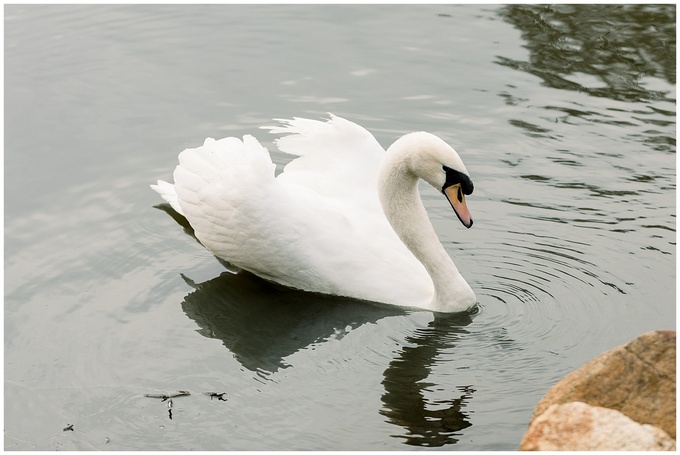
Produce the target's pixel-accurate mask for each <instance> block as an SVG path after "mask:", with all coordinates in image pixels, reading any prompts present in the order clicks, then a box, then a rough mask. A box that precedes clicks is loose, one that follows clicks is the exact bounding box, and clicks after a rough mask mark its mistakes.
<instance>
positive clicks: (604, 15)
mask: <svg viewBox="0 0 680 455" xmlns="http://www.w3.org/2000/svg"><path fill="white" fill-rule="evenodd" d="M4 12H5V17H4V21H5V130H4V131H5V147H4V150H5V153H4V164H5V172H4V178H5V182H4V183H5V201H4V202H5V205H4V210H5V212H4V213H5V224H4V228H5V244H4V245H5V262H4V266H5V273H4V279H5V281H4V283H5V286H4V288H5V312H4V316H5V318H4V336H5V351H4V354H5V356H4V371H5V390H4V397H5V400H4V404H5V433H4V436H5V449H6V450H284V449H290V450H330V449H334V450H414V449H416V450H421V449H422V450H425V449H430V450H515V449H516V448H517V447H518V445H519V442H520V440H521V438H522V435H523V433H524V431H525V429H526V426H527V424H528V421H529V419H530V417H531V414H532V412H533V409H534V406H535V405H536V403H537V402H538V400H540V398H541V397H542V396H543V394H544V393H545V392H546V391H547V390H548V389H549V388H550V387H551V386H552V385H553V384H554V383H555V382H556V381H558V380H559V379H560V378H562V377H563V376H565V375H566V374H568V373H569V372H571V371H572V370H574V369H575V368H577V367H579V366H580V365H582V364H583V363H585V362H586V361H588V360H589V359H591V358H593V357H595V356H597V355H599V354H600V353H602V352H603V351H605V350H608V349H610V348H612V347H614V346H617V345H620V344H623V343H626V342H628V341H630V340H631V339H633V338H635V337H636V336H638V335H640V334H642V333H644V332H647V331H649V330H654V329H675V326H676V324H675V321H676V310H675V302H676V290H675V283H676V248H675V242H676V240H675V231H676V224H675V219H676V218H675V217H676V210H675V208H676V194H675V189H676V153H675V141H676V118H675V116H676V114H675V112H676V107H675V102H676V95H675V93H676V88H675V83H676V81H675V79H676V59H675V56H676V42H675V36H676V19H675V17H676V8H675V5H670V4H663V5H650V4H635V5H581V4H578V5H501V6H495V5H475V6H471V5H424V6H417V5H332V6H331V5H249V6H246V5H196V6H190V5H138V6H135V5H98V6H93V5H6V6H5V9H4ZM327 112H332V113H334V114H336V115H339V116H342V117H345V118H347V119H349V120H352V121H354V122H356V123H359V124H360V125H362V126H364V127H365V128H367V129H368V130H369V131H371V132H372V133H373V134H374V135H375V137H376V139H377V140H378V141H379V142H380V143H381V144H382V145H383V146H384V147H387V146H389V145H390V144H391V143H392V142H393V141H394V140H396V139H397V138H398V137H399V136H400V135H402V134H405V133H408V132H411V131H416V130H425V131H429V132H432V133H434V134H437V135H439V136H440V137H441V138H442V139H444V140H446V141H447V142H448V143H450V144H451V145H452V146H454V147H455V148H456V150H457V151H458V152H459V154H460V155H461V157H462V158H463V160H464V161H465V164H466V167H467V169H468V170H469V171H470V173H471V175H472V177H473V180H474V182H475V191H474V193H473V194H472V195H470V196H469V197H468V199H467V203H468V207H469V208H470V210H471V212H472V215H473V217H474V220H475V224H474V226H473V227H472V229H469V230H466V229H464V228H462V227H461V226H460V224H459V223H458V220H456V218H455V216H454V214H452V212H451V209H450V207H449V205H448V203H447V202H446V200H445V199H443V198H442V197H441V195H440V194H438V193H437V192H436V191H435V190H433V189H431V188H429V187H425V186H423V187H422V188H421V192H422V195H423V199H424V203H425V205H426V208H427V210H428V213H429V215H430V219H431V221H432V223H433V225H434V227H435V229H436V231H437V233H438V235H439V238H440V240H441V241H442V244H443V245H444V247H445V248H446V250H447V251H448V253H449V254H450V255H451V257H452V258H453V259H454V261H455V262H456V265H457V266H458V268H459V269H460V271H461V273H462V274H463V276H464V277H465V278H466V280H467V281H468V282H469V283H470V285H471V286H472V288H473V289H474V290H475V293H476V295H477V297H478V299H479V307H478V311H477V312H476V313H475V314H470V315H467V314H466V315H434V314H432V313H429V312H423V311H410V310H406V309H403V308H398V307H394V306H389V305H373V304H368V303H365V302H358V301H354V300H349V299H342V298H337V297H332V296H323V295H318V294H311V293H304V292H299V291H293V290H290V289H285V288H282V287H279V286H274V285H272V284H270V283H266V282H264V281H262V280H260V279H258V278H257V277H254V276H252V275H249V274H246V273H240V274H233V273H231V272H230V271H229V270H228V269H226V268H225V267H224V265H223V264H221V263H220V262H219V261H217V260H216V259H215V258H214V257H213V256H212V255H211V254H210V253H209V252H207V251H206V250H205V249H204V248H203V247H202V246H201V245H200V244H199V243H198V242H196V241H195V239H194V238H193V237H192V236H191V229H190V227H188V226H182V224H181V223H182V220H181V219H175V218H173V212H172V211H170V210H168V209H167V206H163V205H162V200H160V198H159V197H158V195H157V194H156V193H154V192H153V191H152V190H150V189H149V186H148V185H149V184H150V183H154V182H155V181H156V180H157V179H159V178H160V179H166V180H167V179H169V178H170V177H171V173H172V169H173V168H174V166H175V165H176V163H177V154H178V153H179V152H180V151H182V150H183V149H184V148H187V147H195V146H198V145H200V144H202V143H203V140H204V139H205V138H206V137H216V138H218V137H225V136H230V135H234V136H242V135H243V134H253V135H254V136H256V137H257V138H258V140H260V142H261V143H262V144H263V145H264V146H265V147H267V148H268V149H269V150H270V152H271V153H272V157H273V160H274V161H275V163H276V164H277V167H278V168H279V170H280V169H281V168H282V166H283V165H285V164H286V163H287V162H288V160H289V159H290V157H288V156H286V155H284V154H282V153H280V152H278V151H276V147H275V145H274V144H273V139H274V137H273V136H271V135H269V134H268V133H267V132H266V131H264V130H260V129H258V127H259V126H261V125H268V124H271V123H272V120H271V119H272V118H292V117H294V116H298V117H307V118H315V119H318V118H323V117H326V116H327ZM187 234H188V235H187ZM178 391H188V392H189V393H190V394H189V395H182V396H176V397H173V398H171V406H170V407H169V404H170V403H169V402H168V401H169V400H165V401H162V399H159V398H149V397H145V396H144V395H145V394H152V395H153V394H156V395H162V394H173V393H174V394H176V393H177V392H178ZM211 394H212V395H211ZM220 394H224V395H220ZM219 397H223V398H225V399H224V400H223V399H220V398H219ZM68 425H72V429H73V431H71V430H67V431H64V429H65V428H68Z"/></svg>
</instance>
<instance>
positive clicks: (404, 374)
mask: <svg viewBox="0 0 680 455" xmlns="http://www.w3.org/2000/svg"><path fill="white" fill-rule="evenodd" d="M470 322H472V319H471V316H470V315H469V314H466V313H464V314H454V315H444V314H436V315H435V318H434V320H433V321H432V322H430V323H429V324H428V326H427V328H424V329H419V330H416V331H415V333H414V334H413V335H411V336H409V337H407V338H406V341H407V342H408V343H409V346H405V347H404V348H402V349H401V351H400V352H398V354H397V357H395V358H394V360H392V362H390V365H389V367H388V368H387V370H385V373H384V376H385V379H384V380H383V386H384V387H385V394H384V395H383V397H382V401H383V404H384V405H385V409H383V410H382V411H381V412H380V413H381V414H383V415H384V416H386V417H388V419H389V420H388V421H389V422H391V423H394V424H396V425H400V426H402V427H404V428H405V429H406V430H407V434H406V435H399V436H395V437H398V438H404V439H405V441H404V442H405V443H406V444H409V445H416V446H429V447H440V446H443V445H445V444H454V443H456V442H457V441H458V439H457V438H456V437H455V436H459V435H460V430H463V429H464V428H467V427H469V426H470V425H472V424H471V423H470V422H469V420H468V415H467V414H466V413H465V412H464V410H463V408H464V407H465V406H466V404H467V402H468V401H469V400H470V398H471V397H472V394H473V393H474V392H475V390H474V389H473V388H472V386H471V385H459V386H458V391H459V392H460V396H459V397H458V398H455V399H451V400H443V401H434V402H431V403H429V405H430V407H436V409H428V402H427V400H426V398H425V395H424V392H425V391H426V389H427V388H428V387H433V386H437V384H432V383H428V382H426V379H427V377H428V376H429V375H430V374H431V372H432V367H433V365H434V363H435V361H436V357H437V355H438V354H440V353H441V352H442V351H443V350H448V349H451V348H452V347H453V346H455V344H456V342H457V341H458V339H459V336H460V335H461V334H465V333H468V332H467V331H466V330H465V329H464V327H465V326H467V325H468V324H470Z"/></svg>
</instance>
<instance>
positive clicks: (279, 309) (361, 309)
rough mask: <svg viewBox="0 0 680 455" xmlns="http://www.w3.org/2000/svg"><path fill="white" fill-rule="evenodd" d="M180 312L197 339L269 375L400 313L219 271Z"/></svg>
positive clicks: (398, 310) (247, 366) (250, 367)
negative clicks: (298, 356) (295, 357)
mask: <svg viewBox="0 0 680 455" xmlns="http://www.w3.org/2000/svg"><path fill="white" fill-rule="evenodd" d="M185 280H187V282H188V283H189V284H191V285H192V286H193V287H194V288H195V291H193V292H191V293H190V294H189V295H187V296H186V297H185V298H184V302H183V303H182V309H183V310H184V312H185V313H186V315H187V316H189V318H191V319H192V320H194V321H195V322H196V323H197V324H198V326H199V327H200V330H199V331H198V332H199V333H200V334H202V335H203V336H206V337H208V338H216V339H219V340H221V341H222V343H223V344H224V346H225V347H226V348H227V349H229V351H231V353H232V354H233V355H234V356H235V358H236V359H237V360H238V361H239V362H240V363H241V365H243V366H244V367H245V368H247V369H248V370H251V371H255V372H259V373H265V374H266V373H274V372H276V371H277V370H279V369H280V368H285V367H286V366H288V365H287V364H286V363H285V358H286V357H288V356H289V355H291V354H293V353H295V352H297V351H299V350H301V349H304V348H306V347H307V346H309V345H311V344H313V343H321V342H324V341H326V340H329V339H339V338H342V337H343V336H344V335H345V334H346V333H347V332H348V331H349V330H351V329H355V328H357V327H359V326H361V325H363V324H366V323H375V322H376V321H378V320H380V319H382V318H384V317H387V316H395V315H403V314H404V311H403V310H400V309H398V308H393V307H389V306H382V305H373V304H368V303H366V302H360V301H356V300H351V299H344V298H339V297H332V296H326V295H321V294H313V293H309V292H302V291H295V290H292V289H288V288H284V287H282V286H278V285H275V284H272V283H268V282H266V281H264V280H262V279H260V278H258V277H256V276H254V275H252V274H250V273H246V272H241V273H238V274H233V273H229V272H224V273H222V274H221V275H220V276H218V277H217V278H214V279H212V280H210V281H207V282H205V283H201V284H194V283H192V282H191V281H190V280H188V279H186V278H185Z"/></svg>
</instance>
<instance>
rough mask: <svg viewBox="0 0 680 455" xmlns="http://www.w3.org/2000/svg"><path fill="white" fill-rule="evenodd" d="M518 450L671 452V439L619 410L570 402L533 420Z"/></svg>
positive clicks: (655, 428) (672, 441)
mask: <svg viewBox="0 0 680 455" xmlns="http://www.w3.org/2000/svg"><path fill="white" fill-rule="evenodd" d="M520 450H571V451H575V450H675V440H674V439H673V438H671V437H670V436H669V435H668V434H667V433H666V432H664V431H663V430H661V429H659V428H657V427H654V426H652V425H641V424H639V423H637V422H635V421H633V420H631V419H630V418H628V417H626V416H625V415H623V414H622V413H620V412H619V411H615V410H612V409H606V408H601V407H597V406H590V405H588V404H585V403H580V402H573V403H566V404H553V405H551V406H550V407H548V409H547V410H546V411H545V412H543V413H542V414H541V415H540V416H538V417H536V418H535V419H534V420H533V422H532V423H531V425H530V426H529V429H528V430H527V432H526V433H525V435H524V439H522V443H521V445H520Z"/></svg>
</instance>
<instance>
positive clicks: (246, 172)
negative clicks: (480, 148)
mask: <svg viewBox="0 0 680 455" xmlns="http://www.w3.org/2000/svg"><path fill="white" fill-rule="evenodd" d="M276 121H277V122H279V125H276V126H263V127H261V128H263V129H266V130H269V131H270V132H271V133H274V134H280V135H282V136H281V137H279V138H278V139H276V140H275V144H276V145H277V147H278V148H279V150H280V151H282V152H284V153H287V154H291V155H295V156H296V158H294V159H293V160H292V161H290V162H289V163H288V164H287V165H286V166H285V167H284V169H283V172H281V173H280V174H279V175H278V176H276V175H275V167H276V166H275V165H274V163H273V162H272V160H271V157H270V155H269V152H268V150H267V149H266V148H265V147H263V146H262V145H261V144H260V143H259V142H258V140H257V139H255V138H254V137H253V136H251V135H245V136H243V139H239V138H236V137H226V138H224V139H219V140H215V139H213V138H207V139H206V140H205V142H204V144H203V146H200V147H197V148H189V149H186V150H184V151H182V152H181V153H180V154H179V157H178V159H179V165H178V166H177V167H176V168H175V170H174V173H173V179H174V184H171V183H168V182H165V181H163V180H158V182H157V183H156V184H155V185H151V188H152V189H154V190H155V191H156V192H158V193H159V194H160V196H161V197H162V198H163V199H164V200H165V201H167V202H168V203H169V204H170V206H171V207H172V208H173V209H174V210H176V211H177V212H178V213H179V214H181V215H183V216H184V217H185V218H186V219H187V220H188V222H189V223H190V225H191V226H192V227H193V229H194V233H195V235H196V238H197V239H198V240H199V241H200V242H201V244H202V245H203V246H205V247H206V248H207V249H208V250H209V251H210V252H211V253H212V254H214V255H215V256H217V257H218V258H220V259H222V260H224V261H227V262H228V263H230V264H232V265H235V266H237V267H239V268H241V269H244V270H247V271H249V272H251V273H253V274H255V275H258V276H259V277H261V278H264V279H266V280H270V281H273V282H276V283H279V284H282V285H284V286H288V287H292V288H296V289H301V290H304V291H312V292H319V293H323V294H331V295H338V296H344V297H350V298H355V299H361V300H367V301H373V302H379V303H386V304H392V305H398V306H402V307H411V308H419V309H425V310H430V311H434V312H447V313H450V312H462V311H466V310H468V309H470V308H472V307H473V306H475V305H476V297H475V294H474V292H473V290H472V288H471V287H470V286H469V285H468V283H467V282H466V281H465V279H464V278H463V276H462V275H461V274H460V272H459V271H458V268H457V267H456V265H455V264H454V262H453V260H452V259H451V258H450V257H449V255H448V254H447V252H446V250H445V249H444V247H443V246H442V244H441V243H440V242H439V239H438V237H437V234H436V233H435V230H434V228H433V227H432V224H431V223H430V220H429V218H428V216H427V212H426V211H425V207H424V205H423V203H422V200H421V198H420V193H419V191H418V181H419V179H423V180H425V181H426V182H427V183H429V184H430V185H432V186H433V187H434V188H436V189H437V190H438V191H441V192H442V193H443V194H444V195H445V197H446V198H447V199H448V201H449V203H450V204H451V206H452V208H453V210H454V211H455V213H456V215H457V216H458V218H459V220H460V221H461V223H462V224H463V225H464V226H465V227H467V228H469V227H471V226H472V217H471V215H470V212H469V210H468V208H467V205H466V202H465V196H466V195H469V194H471V193H472V191H473V184H472V180H471V178H470V174H469V173H468V171H467V169H466V168H465V165H464V164H463V161H462V160H461V158H460V156H459V155H458V153H457V152H456V151H455V150H454V149H453V148H452V147H451V146H449V145H448V144H447V143H446V142H444V141H443V140H442V139H440V138H439V137H437V136H435V135H433V134H430V133H426V132H414V133H409V134H406V135H404V136H402V137H400V138H399V139H397V140H396V141H395V142H394V143H393V144H392V145H391V146H390V147H389V148H388V149H387V150H384V149H383V148H382V147H381V146H380V144H379V143H378V141H377V140H376V139H375V138H374V137H373V135H372V134H371V133H369V132H368V131H367V130H366V129H364V128H363V127H361V126H359V125H357V124H356V123H353V122H351V121H349V120H346V119H344V118H342V117H338V116H335V115H333V114H329V118H328V119H326V120H325V121H321V120H309V119H304V118H297V117H296V118H293V119H292V120H279V119H277V120H276Z"/></svg>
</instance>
